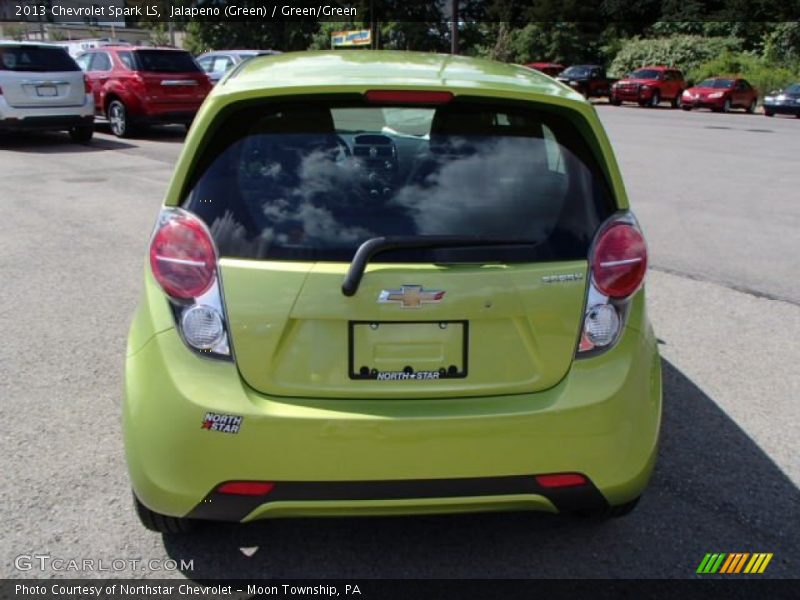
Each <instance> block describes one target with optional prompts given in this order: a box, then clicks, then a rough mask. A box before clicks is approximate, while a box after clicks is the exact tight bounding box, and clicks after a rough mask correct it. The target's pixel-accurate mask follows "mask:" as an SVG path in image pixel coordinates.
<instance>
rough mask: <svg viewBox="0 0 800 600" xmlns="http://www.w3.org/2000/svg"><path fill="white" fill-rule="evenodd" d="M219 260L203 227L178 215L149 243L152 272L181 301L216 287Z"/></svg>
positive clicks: (166, 223) (190, 219)
mask: <svg viewBox="0 0 800 600" xmlns="http://www.w3.org/2000/svg"><path fill="white" fill-rule="evenodd" d="M216 263H217V257H216V253H215V251H214V244H213V243H212V241H211V238H210V237H209V235H208V231H207V230H206V228H205V227H204V226H203V224H202V223H201V222H200V221H198V220H197V219H196V218H195V217H192V216H189V215H182V214H177V215H174V216H172V217H171V218H170V219H169V220H167V221H166V222H165V223H164V224H163V225H161V227H159V229H158V231H156V233H155V235H154V236H153V240H152V241H151V242H150V268H151V269H152V270H153V275H154V276H155V278H156V281H157V282H158V284H159V285H160V286H161V287H162V288H163V289H164V291H165V292H166V293H167V294H169V295H170V296H172V297H173V298H178V299H181V300H188V299H190V298H196V297H198V296H202V295H203V294H204V293H205V292H206V291H207V290H208V289H209V288H210V287H211V285H212V284H213V283H214V278H215V276H216Z"/></svg>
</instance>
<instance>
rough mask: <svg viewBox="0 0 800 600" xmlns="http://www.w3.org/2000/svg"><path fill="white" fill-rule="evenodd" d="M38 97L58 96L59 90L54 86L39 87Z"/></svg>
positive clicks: (37, 90)
mask: <svg viewBox="0 0 800 600" xmlns="http://www.w3.org/2000/svg"><path fill="white" fill-rule="evenodd" d="M36 95H37V96H41V97H43V98H50V97H52V96H58V88H57V87H56V86H54V85H37V86H36Z"/></svg>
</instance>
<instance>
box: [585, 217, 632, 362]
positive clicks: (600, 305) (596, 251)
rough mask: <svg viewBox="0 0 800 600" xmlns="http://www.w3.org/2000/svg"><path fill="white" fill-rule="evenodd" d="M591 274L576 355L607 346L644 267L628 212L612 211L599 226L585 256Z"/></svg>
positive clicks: (616, 333) (616, 334) (614, 336)
mask: <svg viewBox="0 0 800 600" xmlns="http://www.w3.org/2000/svg"><path fill="white" fill-rule="evenodd" d="M589 269H590V271H591V274H592V276H591V278H590V282H589V293H588V295H587V298H586V308H585V310H584V315H583V323H582V326H581V337H580V341H579V344H578V356H579V357H580V356H581V355H583V356H586V355H587V353H589V352H597V351H600V350H606V349H608V348H610V347H611V346H612V345H614V343H615V342H616V341H617V339H618V338H619V334H620V332H621V331H622V327H623V326H624V324H625V316H626V314H627V309H628V304H629V302H628V301H629V299H630V298H631V297H632V296H633V294H634V293H635V292H636V290H638V289H639V287H640V286H641V285H642V281H643V280H644V275H645V272H646V271H647V246H646V244H645V241H644V236H642V232H641V231H640V230H639V226H638V224H637V223H636V219H635V218H634V217H633V215H632V214H630V213H622V214H618V215H615V216H614V217H613V218H612V219H611V220H610V221H609V222H607V223H606V224H604V225H603V226H602V227H601V228H600V232H599V234H598V235H597V237H596V238H595V242H594V244H593V246H592V252H591V256H590V257H589Z"/></svg>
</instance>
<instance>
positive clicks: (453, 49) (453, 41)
mask: <svg viewBox="0 0 800 600" xmlns="http://www.w3.org/2000/svg"><path fill="white" fill-rule="evenodd" d="M452 6H453V14H452V15H451V18H452V19H453V20H452V22H451V23H450V54H458V0H453V5H452Z"/></svg>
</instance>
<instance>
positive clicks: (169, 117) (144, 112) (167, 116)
mask: <svg viewBox="0 0 800 600" xmlns="http://www.w3.org/2000/svg"><path fill="white" fill-rule="evenodd" d="M200 104H201V103H200V102H197V103H181V104H157V103H152V102H150V103H146V104H143V106H142V108H141V110H140V111H137V112H136V114H134V115H132V116H133V117H134V118H135V119H136V121H137V122H140V123H153V124H158V123H191V122H192V120H193V119H194V117H195V115H196V114H197V111H198V110H199V109H200Z"/></svg>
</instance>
